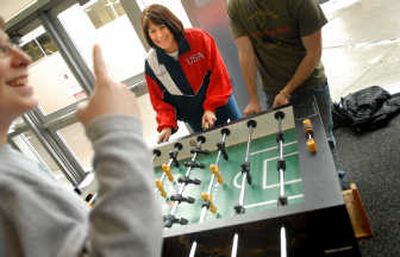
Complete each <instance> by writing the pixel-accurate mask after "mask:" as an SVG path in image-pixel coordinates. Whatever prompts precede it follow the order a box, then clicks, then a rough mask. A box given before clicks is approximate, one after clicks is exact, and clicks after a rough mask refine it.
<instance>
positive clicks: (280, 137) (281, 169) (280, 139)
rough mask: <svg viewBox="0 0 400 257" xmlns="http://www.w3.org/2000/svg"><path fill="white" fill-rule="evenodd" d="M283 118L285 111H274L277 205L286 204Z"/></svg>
mask: <svg viewBox="0 0 400 257" xmlns="http://www.w3.org/2000/svg"><path fill="white" fill-rule="evenodd" d="M284 118H285V113H284V112H282V111H278V112H276V113H275V119H276V120H277V121H278V134H277V135H276V142H277V143H278V152H279V156H278V162H277V170H278V173H279V198H278V206H282V205H287V196H286V195H285V170H286V162H285V159H284V156H283V143H284V141H285V140H284V134H283V130H282V120H283V119H284Z"/></svg>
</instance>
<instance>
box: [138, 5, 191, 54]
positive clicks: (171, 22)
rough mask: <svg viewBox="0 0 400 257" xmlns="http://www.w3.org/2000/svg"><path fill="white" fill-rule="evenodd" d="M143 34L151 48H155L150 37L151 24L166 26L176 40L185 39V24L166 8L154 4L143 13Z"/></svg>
mask: <svg viewBox="0 0 400 257" xmlns="http://www.w3.org/2000/svg"><path fill="white" fill-rule="evenodd" d="M141 21H142V32H143V35H144V37H145V39H146V42H147V44H149V46H151V47H153V48H155V47H156V46H155V45H154V43H153V41H152V40H151V39H150V36H149V26H150V23H153V24H155V25H165V26H167V28H168V29H169V30H170V31H171V33H172V34H173V35H174V37H175V40H176V41H177V42H179V40H180V39H181V38H182V37H183V33H184V32H183V24H182V22H181V21H180V20H179V19H178V18H177V17H176V16H175V15H174V14H173V13H172V12H171V11H170V10H169V9H168V8H167V7H165V6H162V5H159V4H152V5H150V6H148V7H147V8H146V9H144V10H143V12H142V17H141Z"/></svg>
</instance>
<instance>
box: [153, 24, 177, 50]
mask: <svg viewBox="0 0 400 257" xmlns="http://www.w3.org/2000/svg"><path fill="white" fill-rule="evenodd" d="M148 33H149V37H150V39H151V40H152V41H153V43H154V44H155V45H156V46H158V47H159V48H161V49H163V50H164V51H165V52H167V53H171V52H175V51H177V50H178V44H177V42H176V40H175V37H174V34H172V32H171V31H170V30H169V28H168V27H167V26H166V25H156V24H154V23H151V22H150V24H149V30H148Z"/></svg>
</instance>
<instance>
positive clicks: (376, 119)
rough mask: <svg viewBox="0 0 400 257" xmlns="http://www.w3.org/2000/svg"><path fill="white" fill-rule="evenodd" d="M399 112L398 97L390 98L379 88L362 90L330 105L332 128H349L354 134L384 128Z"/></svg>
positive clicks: (399, 103) (387, 93)
mask: <svg viewBox="0 0 400 257" xmlns="http://www.w3.org/2000/svg"><path fill="white" fill-rule="evenodd" d="M399 111H400V95H396V96H391V95H390V94H389V92H387V91H386V90H384V89H383V88H381V87H379V86H372V87H369V88H366V89H362V90H360V91H357V92H355V93H352V94H350V95H347V96H345V97H343V98H341V99H340V101H339V102H338V103H333V105H332V117H333V123H334V127H335V128H338V127H342V126H350V127H351V128H353V129H354V130H355V131H356V132H364V131H371V130H375V129H377V128H381V127H383V126H386V125H387V123H388V122H389V120H390V119H391V118H392V117H393V116H394V115H395V114H397V113H398V112H399Z"/></svg>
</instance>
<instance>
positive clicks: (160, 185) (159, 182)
mask: <svg viewBox="0 0 400 257" xmlns="http://www.w3.org/2000/svg"><path fill="white" fill-rule="evenodd" d="M182 148H183V146H182V144H181V143H179V142H177V143H175V145H174V150H172V151H170V152H169V160H168V163H163V164H162V165H161V169H162V171H163V174H162V175H161V177H160V178H159V179H156V181H155V184H156V187H157V189H158V191H159V192H160V194H161V196H162V197H163V198H167V192H166V191H165V189H164V179H165V177H167V178H168V180H169V181H170V182H171V183H173V184H176V183H175V181H174V176H173V175H172V173H171V166H172V165H173V166H175V167H179V162H178V160H177V157H178V153H179V151H180V150H182ZM157 189H156V190H157Z"/></svg>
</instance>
